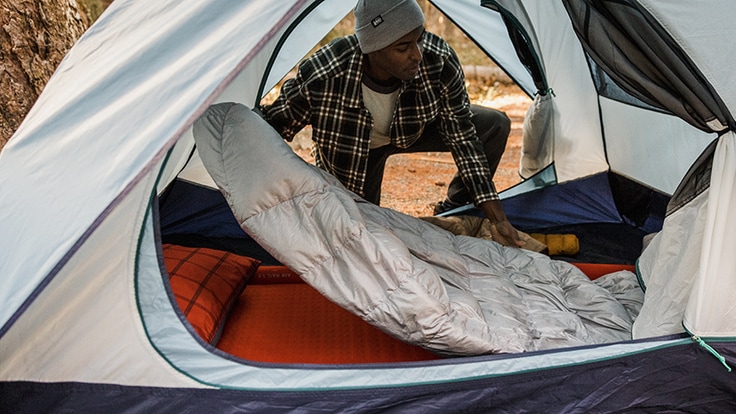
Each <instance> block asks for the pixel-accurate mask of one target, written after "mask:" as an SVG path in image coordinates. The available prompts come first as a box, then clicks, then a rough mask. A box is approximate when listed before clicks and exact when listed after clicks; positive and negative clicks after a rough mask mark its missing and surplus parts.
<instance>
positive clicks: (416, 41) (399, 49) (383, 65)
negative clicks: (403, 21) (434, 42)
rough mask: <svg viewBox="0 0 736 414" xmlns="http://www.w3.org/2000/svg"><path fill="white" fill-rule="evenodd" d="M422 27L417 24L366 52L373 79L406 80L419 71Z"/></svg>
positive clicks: (421, 50) (412, 77)
mask: <svg viewBox="0 0 736 414" xmlns="http://www.w3.org/2000/svg"><path fill="white" fill-rule="evenodd" d="M423 35H424V27H423V26H419V27H417V28H416V29H414V30H412V31H411V32H409V33H407V34H406V35H404V36H403V37H402V38H400V39H399V40H397V41H395V42H393V43H391V44H390V45H388V46H386V47H384V48H383V49H381V50H377V51H375V52H372V53H369V54H368V61H369V68H368V70H369V74H370V75H371V77H373V78H374V79H378V80H390V79H393V78H398V79H401V80H402V81H407V80H411V79H414V77H416V76H417V74H418V73H419V62H421V61H422V52H423V49H422V37H423Z"/></svg>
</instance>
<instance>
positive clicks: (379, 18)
mask: <svg viewBox="0 0 736 414" xmlns="http://www.w3.org/2000/svg"><path fill="white" fill-rule="evenodd" d="M381 23H383V17H382V16H381V15H380V14H379V15H378V16H376V17H374V18H373V20H371V24H372V25H373V27H378V25H380V24H381Z"/></svg>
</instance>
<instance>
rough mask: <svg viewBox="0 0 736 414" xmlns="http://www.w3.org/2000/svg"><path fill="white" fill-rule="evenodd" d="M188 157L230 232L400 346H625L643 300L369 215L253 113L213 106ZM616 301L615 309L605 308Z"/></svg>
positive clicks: (388, 215)
mask: <svg viewBox="0 0 736 414" xmlns="http://www.w3.org/2000/svg"><path fill="white" fill-rule="evenodd" d="M194 138H195V141H196V144H197V148H198V151H199V155H200V157H201V158H202V161H203V163H204V165H205V167H206V169H207V171H208V172H209V173H210V175H211V176H212V178H213V179H214V181H215V183H216V184H217V185H218V187H219V188H220V190H221V192H222V193H223V194H224V195H225V198H226V199H227V201H228V203H229V204H230V207H231V209H232V210H233V213H234V214H235V217H236V218H237V220H238V222H239V223H240V225H241V226H242V228H243V229H244V230H245V231H246V232H247V233H248V234H249V235H250V236H251V237H253V239H255V240H256V241H257V242H258V243H259V244H260V245H261V246H262V247H264V248H265V249H266V250H267V251H268V252H269V253H270V254H271V255H273V256H274V257H275V258H276V259H277V260H279V261H280V262H281V263H283V264H284V265H286V266H288V267H289V268H291V269H292V270H293V271H295V272H296V273H297V274H299V275H300V276H301V278H302V279H303V280H304V281H305V282H307V283H309V284H310V285H312V286H313V287H314V288H316V289H317V290H318V291H319V292H321V293H322V294H323V295H325V296H326V297H327V298H329V299H330V300H332V301H333V302H335V303H337V304H338V305H340V306H342V307H343V308H345V309H347V310H349V311H350V312H352V313H354V314H356V315H358V316H359V317H361V318H362V319H364V320H366V321H367V322H369V323H371V324H373V325H375V326H377V327H378V328H380V329H382V330H383V331H385V332H387V333H389V334H391V335H393V336H395V337H397V338H399V339H402V340H404V341H407V342H410V343H413V344H416V345H419V346H422V347H424V348H427V349H430V350H433V351H435V352H437V353H441V354H445V355H478V354H487V353H501V352H523V351H531V350H539V349H549V348H559V347H567V346H576V345H585V344H597V343H606V342H614V341H620V340H628V339H630V338H631V333H630V332H631V325H632V321H633V318H634V317H635V316H636V314H637V312H638V309H639V308H640V307H641V300H642V299H643V293H642V291H641V289H640V288H639V286H638V284H637V282H636V278H635V276H634V275H633V274H632V273H630V272H617V273H614V274H610V275H606V276H604V277H603V278H601V279H598V280H597V281H596V282H591V281H590V280H589V279H588V278H587V277H586V276H585V275H584V274H583V273H582V272H581V271H580V270H578V269H577V268H576V267H574V266H572V265H570V264H568V263H565V262H561V261H554V260H551V259H550V258H549V257H547V256H544V255H541V254H537V253H533V252H529V251H526V250H521V249H517V248H509V247H503V246H501V245H499V244H498V243H495V242H492V241H487V240H482V239H478V238H473V237H468V236H455V235H453V234H452V233H450V232H448V231H445V230H443V229H440V228H439V227H437V226H435V225H433V224H430V223H428V222H425V221H423V220H420V219H418V218H414V217H411V216H408V215H405V214H401V213H399V212H396V211H393V210H390V209H385V208H381V207H378V206H376V205H373V204H370V203H368V202H366V201H364V200H363V199H361V198H360V197H358V196H357V195H355V194H354V193H352V192H350V191H348V190H346V189H345V188H344V187H343V186H342V185H341V184H340V183H339V182H338V181H337V180H336V179H335V178H334V177H332V176H330V175H328V174H327V173H325V172H323V171H322V170H320V169H318V168H316V167H314V166H312V165H309V164H307V163H306V162H304V161H303V160H302V159H301V158H299V157H298V156H297V155H296V154H295V153H294V152H293V151H292V150H291V148H290V147H289V146H288V145H287V144H286V143H285V142H284V141H283V140H282V138H281V137H280V136H279V135H278V134H277V132H276V131H275V130H274V129H273V128H271V126H270V125H268V124H267V123H266V122H265V121H264V120H262V119H261V118H260V117H259V116H258V115H257V114H255V113H254V112H252V111H251V110H250V109H248V108H247V107H245V106H243V105H240V104H232V103H225V104H217V105H213V106H212V107H210V108H209V109H208V110H207V112H206V113H205V114H204V115H203V116H202V117H201V118H200V119H199V120H198V121H197V122H196V123H195V125H194ZM617 298H618V299H617Z"/></svg>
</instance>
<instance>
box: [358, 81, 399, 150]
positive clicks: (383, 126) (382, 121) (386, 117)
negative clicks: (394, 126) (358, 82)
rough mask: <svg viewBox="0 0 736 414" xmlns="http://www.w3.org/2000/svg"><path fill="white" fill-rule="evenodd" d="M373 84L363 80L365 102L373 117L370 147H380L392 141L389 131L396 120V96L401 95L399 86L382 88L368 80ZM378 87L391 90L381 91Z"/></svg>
mask: <svg viewBox="0 0 736 414" xmlns="http://www.w3.org/2000/svg"><path fill="white" fill-rule="evenodd" d="M368 83H369V84H371V86H372V87H371V86H368V85H366V82H365V81H364V82H363V85H362V86H363V102H364V103H365V106H366V108H368V111H370V113H371V116H372V117H373V129H372V130H371V140H370V144H369V145H368V147H369V148H370V149H374V148H379V147H382V146H384V145H388V144H390V143H391V139H390V138H389V133H390V131H391V123H392V122H393V120H394V110H395V108H396V98H397V97H398V96H399V88H398V87H391V88H382V87H381V86H378V85H374V84H373V83H372V82H370V81H368ZM376 89H383V90H390V89H394V90H393V91H386V92H380V91H377V90H376Z"/></svg>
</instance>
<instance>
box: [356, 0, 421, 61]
mask: <svg viewBox="0 0 736 414" xmlns="http://www.w3.org/2000/svg"><path fill="white" fill-rule="evenodd" d="M354 13H355V34H356V35H357V36H358V43H360V50H361V51H363V53H371V52H375V51H376V50H381V49H383V48H384V47H386V46H388V45H390V44H391V43H393V42H395V41H397V40H399V39H400V38H401V37H402V36H404V35H406V34H407V33H409V32H411V31H412V30H414V29H416V28H417V27H419V26H421V25H423V24H424V13H423V12H422V8H421V7H419V4H417V2H416V0H360V1H358V4H357V5H356V6H355V10H354Z"/></svg>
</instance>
